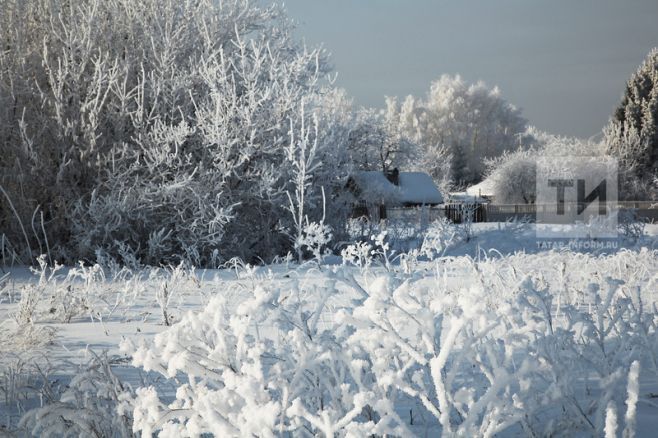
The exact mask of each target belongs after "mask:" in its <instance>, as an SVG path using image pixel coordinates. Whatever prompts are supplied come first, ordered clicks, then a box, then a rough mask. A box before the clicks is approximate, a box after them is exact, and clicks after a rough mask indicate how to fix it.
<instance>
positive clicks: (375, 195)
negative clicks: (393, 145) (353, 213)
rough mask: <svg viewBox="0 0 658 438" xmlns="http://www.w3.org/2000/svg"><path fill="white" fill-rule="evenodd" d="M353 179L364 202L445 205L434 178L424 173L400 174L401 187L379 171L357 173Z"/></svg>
mask: <svg viewBox="0 0 658 438" xmlns="http://www.w3.org/2000/svg"><path fill="white" fill-rule="evenodd" d="M351 179H352V180H353V181H354V183H355V184H356V187H357V188H358V191H359V195H358V197H359V199H362V200H364V201H368V202H384V203H386V204H389V205H422V204H430V205H435V204H441V203H443V196H442V195H441V192H439V189H437V188H436V185H435V184H434V181H433V180H432V177H431V176H429V175H428V174H426V173H423V172H400V174H399V185H395V184H393V183H392V182H391V181H389V180H388V178H386V175H384V173H383V172H379V171H363V172H357V173H355V174H354V175H352V177H351Z"/></svg>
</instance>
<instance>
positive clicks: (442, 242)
mask: <svg viewBox="0 0 658 438" xmlns="http://www.w3.org/2000/svg"><path fill="white" fill-rule="evenodd" d="M461 240H462V233H460V230H459V228H458V227H457V226H455V224H453V223H452V222H451V221H450V220H449V219H447V218H445V217H441V218H439V219H437V220H436V221H434V222H432V224H431V225H430V226H429V228H428V229H427V232H426V233H425V236H424V237H423V243H422V244H421V247H420V252H421V253H422V254H423V255H424V256H426V257H427V258H429V259H430V260H434V259H435V258H437V257H441V256H443V255H444V254H445V252H446V251H447V250H448V249H449V248H450V247H452V246H453V245H455V244H457V243H459V242H460V241H461Z"/></svg>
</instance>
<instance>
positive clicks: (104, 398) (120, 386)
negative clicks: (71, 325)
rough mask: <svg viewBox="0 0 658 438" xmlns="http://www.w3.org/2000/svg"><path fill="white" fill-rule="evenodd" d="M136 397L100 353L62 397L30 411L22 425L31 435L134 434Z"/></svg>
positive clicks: (70, 384)
mask: <svg viewBox="0 0 658 438" xmlns="http://www.w3.org/2000/svg"><path fill="white" fill-rule="evenodd" d="M132 399H133V395H132V392H131V388H130V387H129V386H127V385H126V384H125V383H122V382H121V381H120V380H119V379H118V378H117V377H116V376H115V374H114V373H113V371H112V368H111V363H110V361H109V359H108V358H107V357H106V356H97V357H95V358H94V360H93V361H92V363H91V364H90V365H89V366H88V367H87V369H85V370H84V371H82V372H80V373H79V374H77V375H76V376H74V377H73V379H72V380H71V382H70V383H69V384H68V388H67V389H66V390H65V391H64V392H63V393H62V394H61V396H60V397H59V400H57V401H52V402H51V403H48V404H46V405H45V406H43V407H41V408H37V409H33V410H31V411H29V412H27V413H26V414H25V415H24V416H23V418H22V419H21V422H20V424H19V428H20V429H21V430H23V431H24V432H25V433H27V434H28V436H63V437H64V436H65V437H76V436H79V437H82V436H95V437H126V438H127V437H131V436H132V433H131V424H132Z"/></svg>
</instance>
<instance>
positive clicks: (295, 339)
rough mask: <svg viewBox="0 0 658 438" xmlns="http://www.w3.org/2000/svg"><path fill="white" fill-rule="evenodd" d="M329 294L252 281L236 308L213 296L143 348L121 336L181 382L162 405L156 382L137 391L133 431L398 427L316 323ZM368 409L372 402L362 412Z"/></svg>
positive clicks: (137, 355)
mask: <svg viewBox="0 0 658 438" xmlns="http://www.w3.org/2000/svg"><path fill="white" fill-rule="evenodd" d="M332 292H333V290H331V289H321V290H317V291H315V293H308V294H307V293H304V292H303V291H301V290H299V289H297V292H296V293H295V292H290V293H283V291H281V290H277V289H267V288H264V287H262V286H258V287H256V288H255V289H254V290H252V291H251V293H250V296H249V298H248V299H247V300H246V301H244V302H242V303H241V304H239V305H238V306H237V308H234V307H233V306H232V305H231V303H229V302H227V300H226V299H225V298H224V297H215V298H213V299H212V300H211V301H210V303H209V304H208V306H207V307H206V309H205V310H204V311H203V312H201V313H199V314H193V313H188V314H187V315H185V316H184V317H183V319H182V320H181V321H180V322H178V323H177V324H175V325H173V326H172V327H171V328H170V329H169V330H167V331H166V332H163V333H161V334H159V335H157V336H156V338H155V340H154V342H153V343H152V344H150V345H147V344H142V345H134V344H133V343H132V342H130V341H125V342H124V343H123V344H122V348H123V349H124V351H126V352H130V353H131V354H132V357H133V364H134V365H136V366H141V367H143V368H144V369H145V370H153V371H157V372H159V373H161V374H163V375H165V376H167V377H170V378H173V377H177V378H178V379H183V381H185V382H186V383H183V384H182V385H181V386H179V388H178V390H177V392H176V399H175V400H174V401H173V402H171V403H168V404H165V403H163V402H162V401H161V398H160V395H159V394H158V391H157V389H156V388H153V387H149V388H142V389H139V390H138V391H137V398H136V401H135V411H134V431H135V432H137V431H141V432H142V434H146V435H148V434H150V433H152V432H154V431H156V430H160V434H161V435H162V436H181V435H185V434H193V435H196V434H203V433H214V434H218V435H251V434H253V435H257V436H274V435H276V434H281V433H284V432H285V433H287V432H300V433H302V432H303V431H306V432H309V433H312V434H316V433H320V432H321V433H323V434H324V435H327V436H334V435H335V434H339V435H345V434H346V433H348V432H349V431H351V432H352V433H357V432H358V433H359V434H372V433H376V432H378V431H380V430H381V431H387V430H392V431H395V432H397V433H400V432H402V431H404V430H405V429H404V428H403V427H402V425H401V421H400V420H399V419H397V416H396V414H395V412H394V410H393V405H392V404H391V403H389V402H387V401H386V400H382V399H381V396H382V395H381V394H378V393H373V392H372V391H369V390H368V388H367V383H368V380H367V379H366V380H365V381H364V380H363V379H364V377H363V372H364V371H365V370H364V369H363V368H362V362H361V361H359V360H358V357H354V356H351V355H349V354H345V353H344V352H343V351H342V348H341V344H340V339H339V338H337V337H336V336H338V335H339V333H336V334H334V333H332V332H329V331H326V330H321V329H320V328H319V326H318V322H319V316H320V314H321V313H322V311H323V309H324V307H325V305H326V302H327V300H328V299H329V296H330V294H331V293H332ZM200 333H203V335H202V336H199V334H200ZM284 339H285V342H282V340H284ZM366 406H371V407H372V408H371V409H370V412H372V414H371V415H370V417H368V416H367V415H366V414H364V412H363V411H364V409H365V408H366ZM373 409H376V411H377V413H376V414H375V413H374V410H373ZM364 415H365V417H364Z"/></svg>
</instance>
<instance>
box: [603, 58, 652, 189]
mask: <svg viewBox="0 0 658 438" xmlns="http://www.w3.org/2000/svg"><path fill="white" fill-rule="evenodd" d="M603 132H604V137H605V142H606V144H607V147H608V152H609V153H610V154H611V155H613V156H615V157H617V158H618V159H619V163H620V167H621V170H622V171H623V173H622V177H623V179H622V182H623V184H624V187H623V188H624V192H623V193H625V195H626V196H628V197H632V196H634V195H643V194H647V193H646V187H648V185H647V184H646V183H647V182H650V181H652V180H653V179H655V178H656V176H657V175H658V48H657V49H653V50H652V51H651V52H650V53H649V55H648V56H647V58H646V59H645V60H644V62H643V63H642V65H640V67H639V68H638V69H637V71H636V72H635V73H633V75H632V76H631V78H630V79H629V80H628V82H627V83H626V90H625V92H624V96H623V98H622V101H621V103H620V104H619V106H618V107H617V109H616V110H615V113H614V115H613V116H612V118H611V119H610V122H609V123H608V125H607V126H606V127H605V129H604V130H603ZM638 187H644V188H645V190H642V189H640V190H637V188H638ZM642 191H644V192H645V193H641V192H642Z"/></svg>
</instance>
